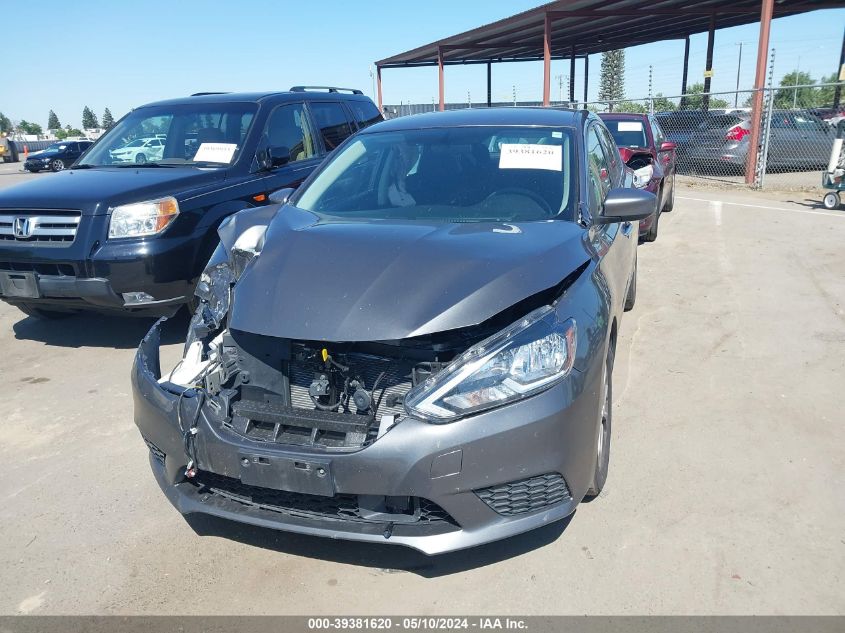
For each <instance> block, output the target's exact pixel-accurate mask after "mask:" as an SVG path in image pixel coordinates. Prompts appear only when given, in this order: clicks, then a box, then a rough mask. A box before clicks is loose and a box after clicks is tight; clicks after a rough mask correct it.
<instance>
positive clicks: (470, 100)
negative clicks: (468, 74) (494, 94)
mask: <svg viewBox="0 0 845 633" xmlns="http://www.w3.org/2000/svg"><path fill="white" fill-rule="evenodd" d="M467 107H468V108H472V97H470V96H469V90H467Z"/></svg>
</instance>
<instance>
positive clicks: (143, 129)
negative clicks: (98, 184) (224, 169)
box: [78, 103, 257, 167]
mask: <svg viewBox="0 0 845 633" xmlns="http://www.w3.org/2000/svg"><path fill="white" fill-rule="evenodd" d="M256 110H257V106H256V105H255V104H253V103H196V104H193V103H189V104H180V105H169V106H164V105H162V106H151V107H147V108H138V109H137V110H134V111H133V112H131V113H129V114H128V115H127V116H126V117H124V118H123V119H121V120H120V121H119V122H118V123H117V125H115V126H114V127H113V128H112V129H111V130H109V132H108V133H107V134H106V135H105V136H104V137H103V138H102V139H100V142H99V143H97V145H96V146H95V147H94V148H93V149H92V150H91V152H89V153H88V154H87V155H86V156H85V158H84V160H83V161H81V162H80V163H78V165H86V166H90V167H102V166H107V165H112V166H121V165H131V166H137V165H143V164H152V165H202V166H211V167H215V166H223V165H229V164H231V163H233V162H235V160H237V157H238V154H239V152H240V150H241V149H242V148H243V144H244V140H245V139H246V137H247V134H248V132H249V128H250V125H251V123H252V120H253V118H254V117H255V112H256ZM151 139H153V140H155V142H153V143H150V142H149V141H150V140H151Z"/></svg>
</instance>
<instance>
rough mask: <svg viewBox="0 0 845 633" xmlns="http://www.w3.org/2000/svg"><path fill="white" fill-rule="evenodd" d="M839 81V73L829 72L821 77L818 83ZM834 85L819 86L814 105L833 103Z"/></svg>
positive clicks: (820, 105) (826, 105) (823, 106)
mask: <svg viewBox="0 0 845 633" xmlns="http://www.w3.org/2000/svg"><path fill="white" fill-rule="evenodd" d="M838 82H839V73H830V74H829V75H828V76H827V77H822V80H821V82H820V83H823V84H835V83H838ZM835 90H836V89H835V87H834V86H820V87H819V88H818V90H817V91H816V105H817V106H819V107H822V108H825V107H830V106H832V105H833V93H834V92H835Z"/></svg>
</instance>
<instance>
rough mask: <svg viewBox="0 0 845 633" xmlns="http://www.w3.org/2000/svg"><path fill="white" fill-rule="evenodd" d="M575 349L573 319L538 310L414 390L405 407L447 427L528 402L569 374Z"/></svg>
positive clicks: (545, 308) (408, 410) (461, 356)
mask: <svg viewBox="0 0 845 633" xmlns="http://www.w3.org/2000/svg"><path fill="white" fill-rule="evenodd" d="M575 346H576V329H575V321H574V320H573V319H568V320H566V321H563V322H561V321H558V319H557V315H556V313H555V310H554V308H552V307H551V306H545V307H543V308H539V309H537V310H535V311H534V312H532V313H530V314H529V315H528V316H526V317H524V318H522V319H520V320H519V321H517V322H516V323H514V324H512V325H510V326H508V327H507V328H505V329H504V330H502V331H501V332H499V333H497V334H494V335H493V336H491V337H490V338H488V339H485V340H484V341H482V342H480V343H478V344H477V345H474V346H473V347H471V348H469V349H468V350H467V351H466V352H464V353H463V354H461V355H460V356H459V357H458V358H456V359H455V360H454V361H453V362H452V363H451V364H450V365H449V366H448V367H446V368H445V369H443V370H442V371H440V373H438V374H436V375H435V376H432V377H431V378H429V379H428V380H426V381H425V382H423V383H420V384H418V385H417V386H416V387H414V388H413V389H412V390H411V391H410V392H408V395H407V396H406V397H405V409H406V411H407V412H408V414H410V415H413V416H415V417H420V418H423V419H425V420H428V421H429V422H434V423H443V422H451V421H453V420H455V419H457V418H459V417H462V416H466V415H470V414H473V413H477V412H479V411H483V410H485V409H490V408H493V407H497V406H500V405H503V404H506V403H508V402H512V401H514V400H518V399H520V398H525V397H527V396H530V395H533V394H535V393H538V392H539V391H542V390H544V389H547V388H549V387H550V386H552V385H553V384H555V383H557V382H559V381H560V380H562V379H563V378H565V377H566V376H567V375H568V374H569V372H570V371H571V370H572V365H573V363H574V362H575Z"/></svg>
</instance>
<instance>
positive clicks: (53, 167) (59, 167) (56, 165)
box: [50, 158, 65, 171]
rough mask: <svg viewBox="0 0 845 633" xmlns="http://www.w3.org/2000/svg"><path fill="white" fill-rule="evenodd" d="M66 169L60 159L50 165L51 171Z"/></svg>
mask: <svg viewBox="0 0 845 633" xmlns="http://www.w3.org/2000/svg"><path fill="white" fill-rule="evenodd" d="M64 168H65V164H64V163H63V162H62V161H61V159H59V158H57V159H55V160H54V161H53V162H52V163H50V171H62V170H63V169H64Z"/></svg>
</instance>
